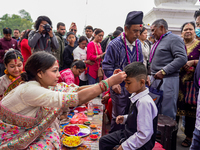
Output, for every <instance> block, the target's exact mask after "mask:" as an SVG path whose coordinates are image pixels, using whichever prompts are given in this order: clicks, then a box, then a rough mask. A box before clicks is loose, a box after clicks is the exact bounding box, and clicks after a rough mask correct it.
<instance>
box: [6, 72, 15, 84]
mask: <svg viewBox="0 0 200 150" xmlns="http://www.w3.org/2000/svg"><path fill="white" fill-rule="evenodd" d="M4 73H5V74H6V75H7V76H8V78H9V79H10V80H11V81H12V82H13V81H15V79H16V78H15V77H13V76H12V75H10V74H9V73H8V70H7V69H5V70H4Z"/></svg>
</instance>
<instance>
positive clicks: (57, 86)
mask: <svg viewBox="0 0 200 150" xmlns="http://www.w3.org/2000/svg"><path fill="white" fill-rule="evenodd" d="M194 19H195V21H194V22H186V23H184V24H183V25H182V27H180V28H181V36H178V35H175V34H173V33H172V32H171V31H169V30H168V24H167V22H166V20H164V19H158V20H155V21H154V22H153V23H152V25H151V27H150V30H151V33H150V32H149V33H148V29H147V28H145V27H144V26H143V22H142V20H143V12H142V11H132V12H129V13H128V14H127V17H126V20H125V24H124V28H122V27H117V28H116V30H115V31H114V32H112V33H111V34H109V35H108V36H107V37H105V38H104V31H103V30H102V29H100V28H93V27H92V26H90V25H88V26H86V28H85V35H83V36H80V37H78V36H77V35H76V33H77V26H76V23H74V22H72V23H71V25H70V27H69V31H68V32H67V34H66V26H65V24H64V23H62V22H59V23H58V24H57V31H56V32H55V33H54V32H53V31H52V22H51V20H50V19H49V18H48V17H47V16H39V17H38V18H37V20H36V21H35V25H34V30H32V29H27V30H25V31H22V32H21V33H20V31H19V30H18V29H14V31H13V33H12V30H11V29H10V28H9V27H5V28H4V29H3V35H4V37H3V38H2V39H0V136H1V139H0V149H37V148H43V147H45V148H46V149H60V148H61V141H60V131H59V121H58V120H59V118H60V117H59V116H60V115H61V114H62V113H63V112H65V111H68V108H69V107H76V106H77V105H82V104H85V103H87V102H89V101H90V100H91V99H93V98H95V97H97V96H99V95H100V94H101V93H103V96H102V103H103V104H106V107H105V109H106V110H105V112H107V115H108V118H109V120H110V123H111V125H110V132H109V134H107V135H104V136H103V137H101V138H100V140H99V149H100V150H110V149H113V148H114V147H115V148H116V149H117V150H134V149H146V150H150V149H152V148H153V147H154V144H155V140H156V135H157V134H159V132H157V119H158V114H163V115H166V116H169V117H171V118H173V119H174V120H176V121H177V122H179V120H180V117H181V118H182V117H183V116H184V117H183V118H182V120H184V124H183V126H184V129H185V131H184V133H185V135H186V138H185V140H184V141H183V142H182V143H181V145H182V146H184V147H190V149H191V150H198V149H200V117H199V115H200V108H199V103H200V94H199V90H200V62H199V56H200V10H199V11H196V12H195V14H194ZM12 34H13V35H14V36H13V37H11V35H12ZM65 34H66V38H64V35H65ZM161 80H162V81H163V83H162V85H161V87H160V90H162V91H163V99H162V102H161V108H160V109H159V111H158V108H157V105H156V103H155V102H154V101H153V99H152V97H151V96H150V95H149V89H148V86H150V85H151V87H152V88H157V86H158V85H159V83H160V81H161ZM105 92H106V93H105ZM18 137H20V138H18ZM117 145H118V147H116V146H117Z"/></svg>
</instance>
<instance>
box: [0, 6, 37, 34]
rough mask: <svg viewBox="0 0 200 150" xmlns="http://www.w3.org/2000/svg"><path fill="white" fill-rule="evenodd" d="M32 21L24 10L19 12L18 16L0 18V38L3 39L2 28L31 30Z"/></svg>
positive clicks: (6, 15) (7, 15)
mask: <svg viewBox="0 0 200 150" xmlns="http://www.w3.org/2000/svg"><path fill="white" fill-rule="evenodd" d="M33 24H34V23H33V20H32V18H31V15H30V14H29V13H28V12H27V11H25V10H24V9H22V10H20V11H19V15H16V14H13V15H9V14H5V15H3V16H2V17H1V18H0V37H3V28H5V27H8V28H11V29H12V31H13V30H14V29H19V30H20V31H23V30H27V29H32V27H33Z"/></svg>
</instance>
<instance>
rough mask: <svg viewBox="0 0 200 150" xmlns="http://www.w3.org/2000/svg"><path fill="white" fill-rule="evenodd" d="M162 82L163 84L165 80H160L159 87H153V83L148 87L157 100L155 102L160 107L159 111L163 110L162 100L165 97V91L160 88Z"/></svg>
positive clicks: (152, 96) (153, 97)
mask: <svg viewBox="0 0 200 150" xmlns="http://www.w3.org/2000/svg"><path fill="white" fill-rule="evenodd" d="M155 80H156V79H155ZM155 80H154V81H155ZM154 81H153V82H154ZM153 82H152V83H153ZM152 83H151V85H152ZM162 84H163V80H161V81H160V83H159V85H158V86H157V88H153V87H151V85H150V86H149V87H148V88H149V95H150V96H151V98H152V99H153V101H154V102H155V104H156V106H157V108H158V113H159V112H160V110H161V102H162V99H163V91H162V90H160V87H161V86H162Z"/></svg>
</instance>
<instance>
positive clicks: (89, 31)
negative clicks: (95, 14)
mask: <svg viewBox="0 0 200 150" xmlns="http://www.w3.org/2000/svg"><path fill="white" fill-rule="evenodd" d="M92 34H93V27H92V26H87V27H86V28H85V35H86V38H87V40H88V43H89V42H90V41H91V40H92V38H93V36H92Z"/></svg>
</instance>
